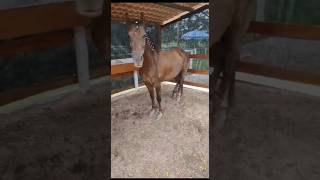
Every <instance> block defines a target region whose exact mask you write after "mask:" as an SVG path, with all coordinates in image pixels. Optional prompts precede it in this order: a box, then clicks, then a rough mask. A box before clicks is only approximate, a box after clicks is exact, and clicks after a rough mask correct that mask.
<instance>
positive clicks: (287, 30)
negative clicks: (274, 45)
mask: <svg viewBox="0 0 320 180" xmlns="http://www.w3.org/2000/svg"><path fill="white" fill-rule="evenodd" d="M248 32H249V33H258V34H262V35H267V36H276V37H288V38H299V39H310V40H320V26H306V25H297V24H280V23H267V22H256V21H254V22H251V24H250V27H249V29H248Z"/></svg>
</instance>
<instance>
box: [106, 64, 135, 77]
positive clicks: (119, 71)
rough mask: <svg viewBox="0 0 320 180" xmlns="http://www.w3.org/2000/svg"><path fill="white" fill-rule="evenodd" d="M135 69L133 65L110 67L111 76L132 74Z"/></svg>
mask: <svg viewBox="0 0 320 180" xmlns="http://www.w3.org/2000/svg"><path fill="white" fill-rule="evenodd" d="M134 70H135V67H134V65H133V63H128V64H117V65H112V66H111V75H115V74H122V73H127V72H133V71H134Z"/></svg>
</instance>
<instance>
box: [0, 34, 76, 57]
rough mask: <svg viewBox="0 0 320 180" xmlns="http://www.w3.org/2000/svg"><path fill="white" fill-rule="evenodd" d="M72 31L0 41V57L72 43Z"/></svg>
mask: <svg viewBox="0 0 320 180" xmlns="http://www.w3.org/2000/svg"><path fill="white" fill-rule="evenodd" d="M72 40H73V32H72V30H71V29H70V30H65V31H56V32H50V33H44V34H39V35H35V36H28V37H25V38H20V39H13V40H3V41H0V55H1V56H12V55H15V54H16V53H18V52H31V51H33V50H35V49H46V48H49V47H58V46H62V45H64V44H66V43H69V42H72Z"/></svg>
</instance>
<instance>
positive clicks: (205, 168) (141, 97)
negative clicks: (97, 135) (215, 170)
mask: <svg viewBox="0 0 320 180" xmlns="http://www.w3.org/2000/svg"><path fill="white" fill-rule="evenodd" d="M173 88H174V86H173V85H162V89H161V90H162V106H163V108H164V114H163V117H162V118H161V119H160V120H156V118H153V117H149V112H150V110H151V100H150V96H149V93H148V90H147V89H146V88H143V89H139V90H138V91H137V92H133V93H129V94H126V95H121V96H119V97H115V98H112V105H111V115H112V125H111V127H112V131H111V177H112V178H126V177H134V178H137V177H198V178H199V177H209V124H208V123H209V107H208V106H209V100H208V98H209V93H208V92H203V91H199V90H194V89H188V88H184V96H183V98H182V99H181V101H180V102H179V103H178V102H176V101H174V100H172V99H171V98H170V95H171V92H172V90H173Z"/></svg>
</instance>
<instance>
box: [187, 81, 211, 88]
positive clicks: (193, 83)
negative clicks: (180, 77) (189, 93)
mask: <svg viewBox="0 0 320 180" xmlns="http://www.w3.org/2000/svg"><path fill="white" fill-rule="evenodd" d="M183 84H187V85H191V86H197V87H202V88H209V86H208V85H207V84H204V83H195V82H190V81H184V82H183Z"/></svg>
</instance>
